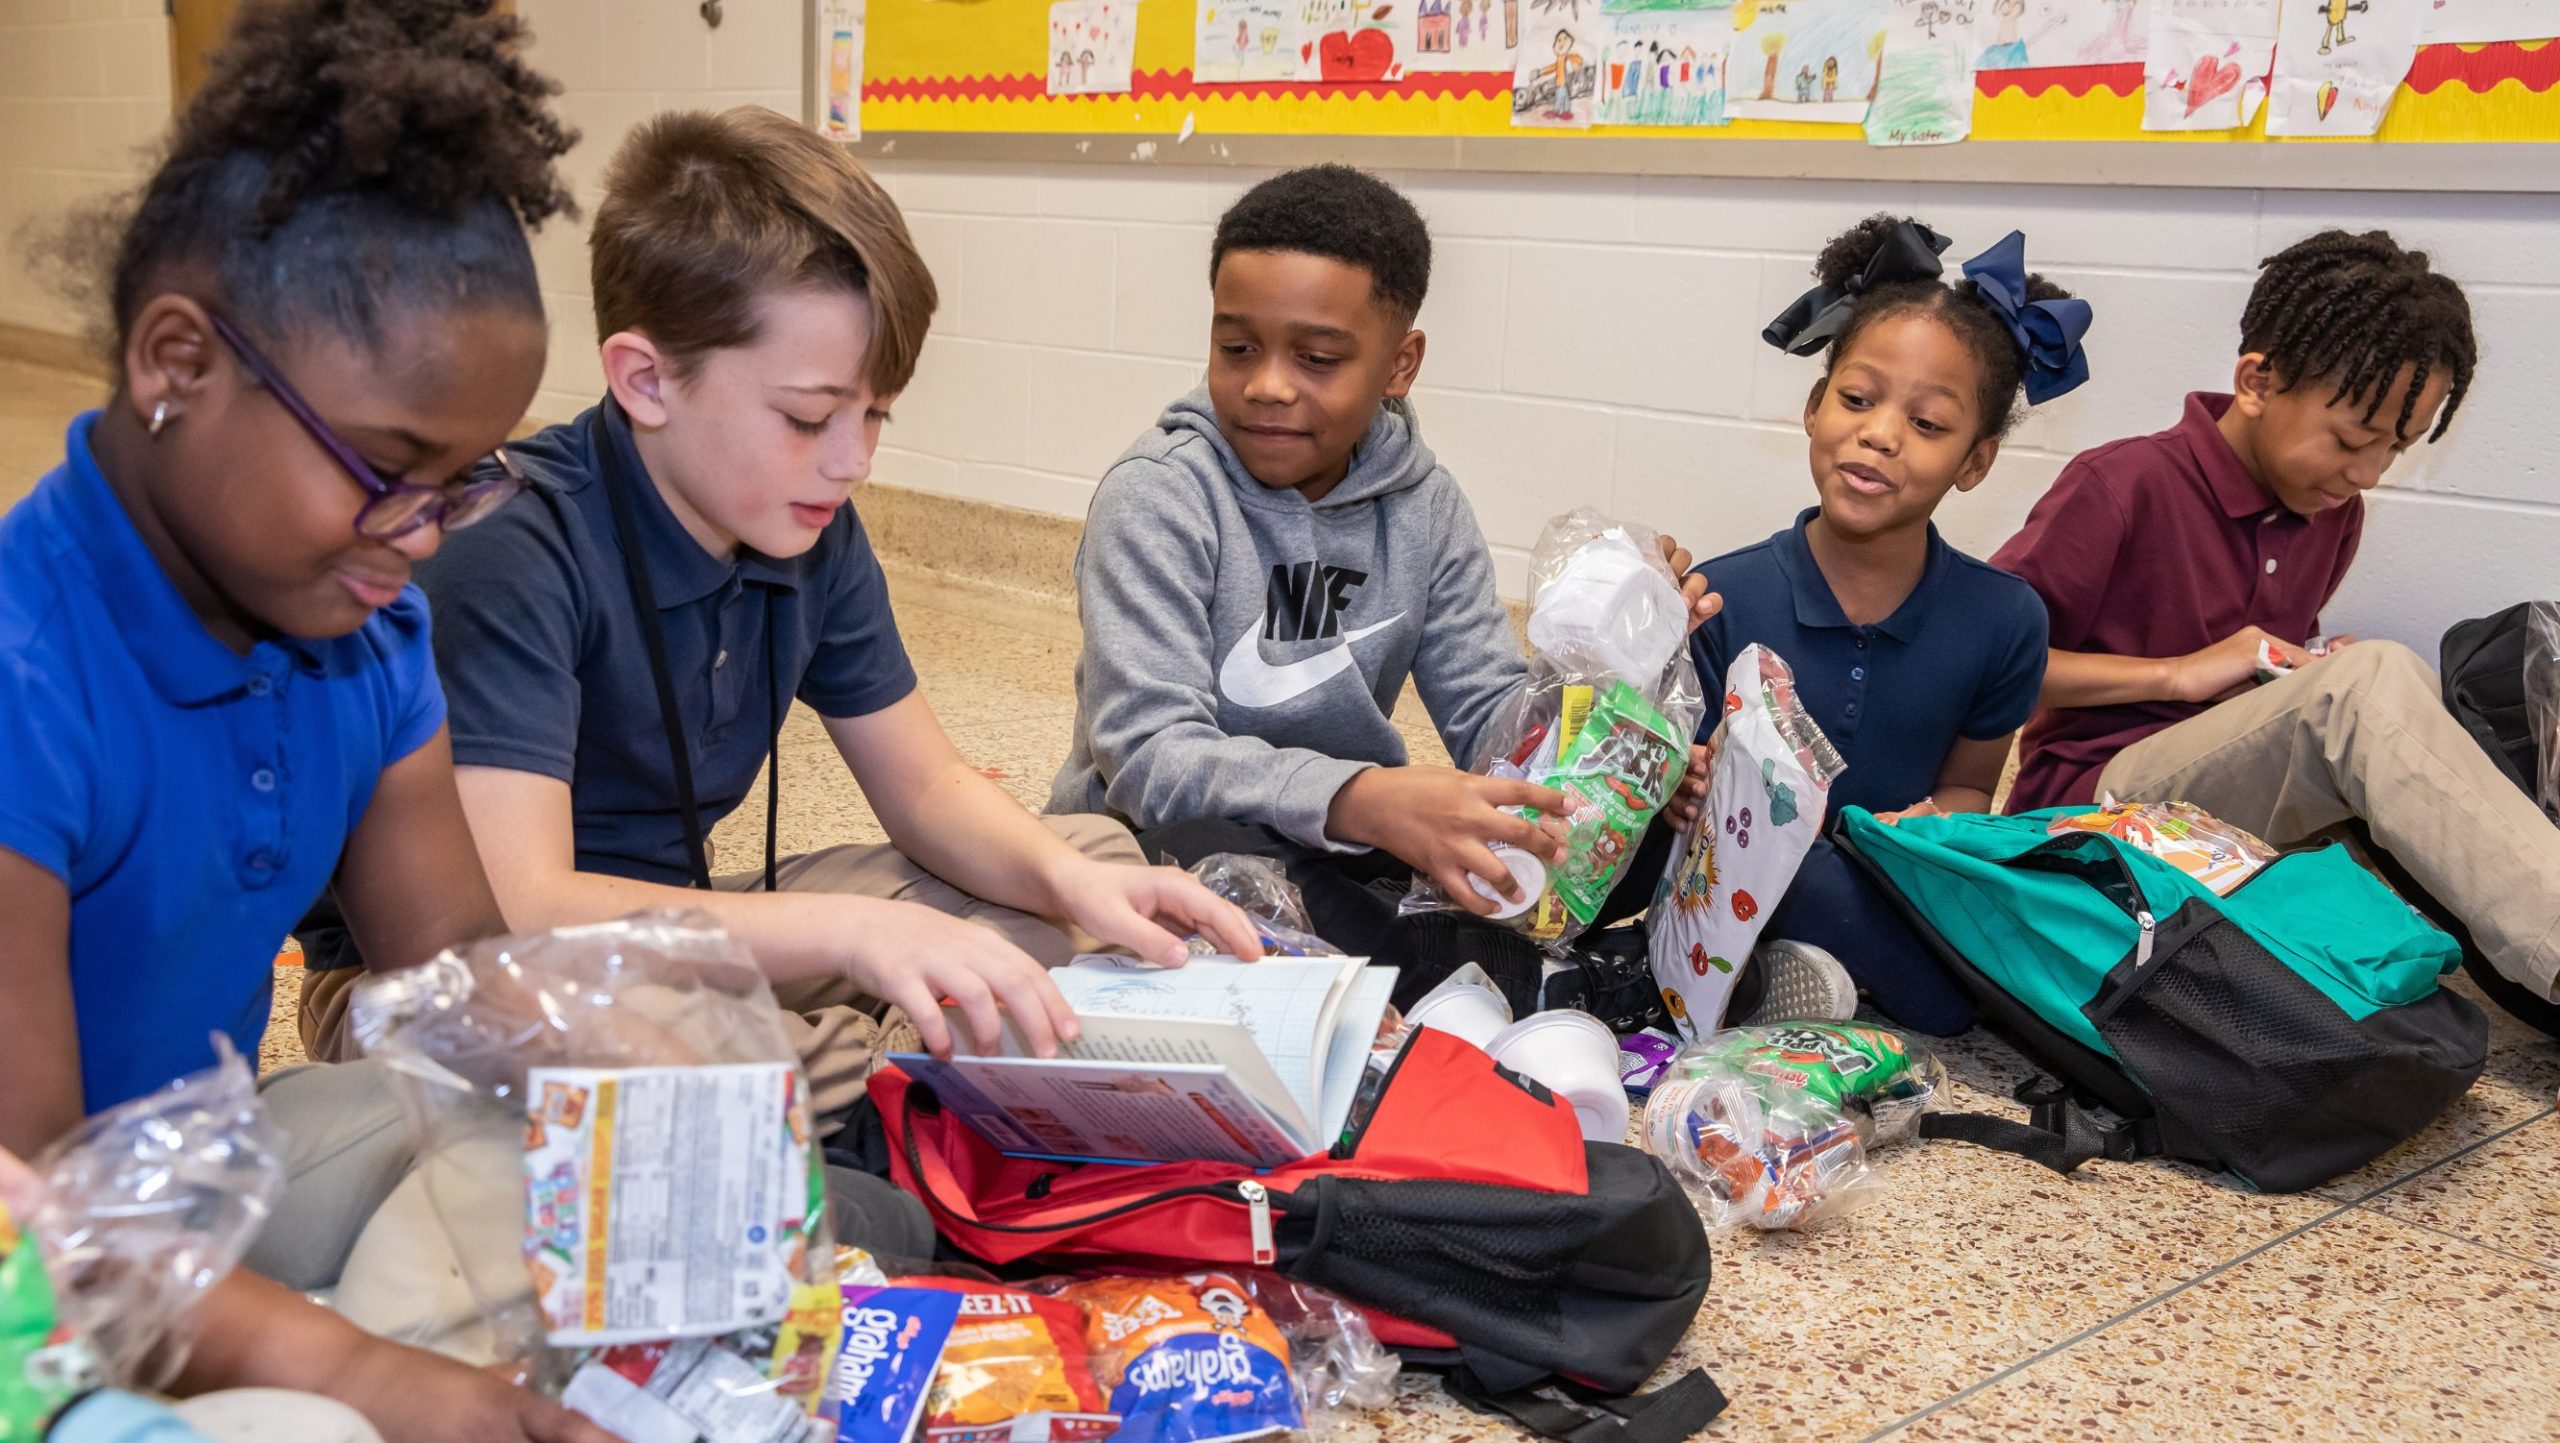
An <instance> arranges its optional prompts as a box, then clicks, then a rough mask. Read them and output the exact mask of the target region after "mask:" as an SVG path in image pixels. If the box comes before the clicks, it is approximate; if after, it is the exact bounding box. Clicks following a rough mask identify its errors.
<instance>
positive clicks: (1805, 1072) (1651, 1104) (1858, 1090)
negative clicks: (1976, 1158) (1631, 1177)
mask: <svg viewBox="0 0 2560 1443" xmlns="http://www.w3.org/2000/svg"><path fill="white" fill-rule="evenodd" d="M1946 1086H1947V1077H1946V1070H1945V1069H1944V1068H1943V1067H1941V1066H1940V1065H1939V1063H1938V1060H1937V1058H1936V1057H1934V1056H1933V1055H1931V1054H1930V1053H1929V1052H1928V1051H1927V1050H1926V1049H1923V1048H1920V1047H1919V1046H1918V1045H1917V1044H1915V1043H1913V1042H1912V1041H1911V1040H1910V1039H1908V1038H1906V1037H1905V1036H1903V1035H1902V1034H1901V1033H1898V1032H1894V1031H1892V1030H1890V1029H1888V1028H1883V1027H1870V1026H1867V1025H1865V1024H1863V1023H1855V1022H1848V1023H1835V1022H1796V1023H1786V1024H1781V1025H1778V1026H1772V1027H1744V1028H1738V1029H1736V1030H1734V1031H1731V1032H1724V1033H1719V1034H1717V1035H1715V1036H1714V1037H1711V1038H1709V1039H1707V1040H1706V1041H1705V1042H1703V1043H1699V1044H1695V1045H1692V1046H1690V1047H1687V1048H1684V1049H1682V1051H1681V1053H1680V1055H1679V1056H1678V1057H1676V1058H1674V1059H1672V1062H1671V1066H1670V1067H1669V1068H1668V1069H1667V1070H1666V1071H1665V1073H1664V1075H1663V1078H1662V1080H1661V1081H1660V1082H1659V1083H1658V1084H1656V1086H1655V1087H1654V1091H1653V1096H1652V1098H1651V1099H1650V1100H1649V1101H1648V1102H1647V1103H1646V1104H1645V1111H1644V1143H1645V1148H1646V1150H1647V1151H1649V1152H1651V1153H1652V1154H1653V1155H1654V1156H1656V1157H1658V1158H1660V1159H1662V1161H1663V1162H1664V1163H1665V1164H1666V1165H1667V1166H1669V1167H1670V1168H1671V1170H1672V1172H1673V1173H1674V1174H1675V1175H1677V1176H1678V1177H1679V1178H1680V1179H1681V1181H1682V1182H1683V1183H1684V1184H1686V1185H1687V1187H1688V1189H1689V1192H1690V1195H1691V1196H1693V1197H1695V1198H1696V1199H1697V1200H1698V1203H1699V1209H1700V1211H1701V1212H1702V1213H1703V1214H1704V1215H1705V1217H1706V1220H1707V1224H1708V1226H1710V1227H1712V1228H1714V1229H1716V1230H1717V1231H1719V1232H1721V1231H1723V1230H1725V1229H1728V1228H1736V1227H1742V1226H1745V1225H1748V1226H1751V1227H1756V1228H1761V1229H1763V1230H1767V1231H1777V1230H1780V1229H1786V1228H1804V1227H1810V1226H1812V1225H1813V1224H1815V1223H1817V1222H1820V1221H1821V1220H1823V1219H1824V1218H1828V1217H1834V1216H1837V1215H1839V1214H1841V1213H1843V1212H1847V1211H1848V1210H1850V1209H1851V1208H1854V1207H1856V1206H1858V1205H1859V1204H1861V1203H1863V1202H1865V1201H1866V1200H1867V1199H1868V1198H1869V1197H1870V1196H1871V1195H1872V1194H1873V1192H1874V1191H1875V1187H1876V1184H1875V1180H1874V1170H1873V1168H1872V1166H1871V1165H1870V1164H1869V1162H1868V1160H1867V1154H1868V1152H1869V1150H1870V1149H1873V1148H1876V1147H1881V1146H1886V1145H1889V1144H1892V1143H1895V1142H1900V1141H1902V1140H1904V1139H1906V1138H1909V1137H1911V1136H1913V1135H1914V1134H1915V1133H1917V1132H1918V1131H1919V1126H1920V1115H1921V1114H1922V1113H1924V1112H1927V1111H1930V1110H1933V1109H1935V1108H1937V1107H1939V1106H1941V1105H1943V1104H1942V1099H1943V1098H1944V1097H1945V1094H1946Z"/></svg>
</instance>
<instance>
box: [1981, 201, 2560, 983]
mask: <svg viewBox="0 0 2560 1443" xmlns="http://www.w3.org/2000/svg"><path fill="white" fill-rule="evenodd" d="M2240 350H2241V356H2240V361H2239V364H2238V366H2237V368H2236V369H2235V371H2234V374H2233V393H2232V394H2231V395H2228V396H2221V395H2204V394H2199V395H2194V396H2190V397H2188V398H2187V410H2186V415H2185V417H2184V419H2182V420H2181V421H2180V422H2179V423H2178V425H2177V426H2175V427H2174V428H2172V429H2170V430H2167V431H2163V432H2161V433H2159V434H2158V435H2154V436H2142V437H2136V438H2134V439H2131V440H2125V441H2118V442H2115V443H2113V444H2111V445H2107V446H2101V447H2099V448H2098V449H2096V450H2094V451H2090V452H2087V453H2085V454H2084V455H2082V456H2081V457H2079V459H2077V460H2075V461H2073V462H2072V463H2071V465H2070V466H2069V467H2068V468H2067V469H2065V470H2064V472H2063V473H2062V476H2061V478H2060V479H2059V480H2057V481H2056V482H2055V483H2054V485H2053V489H2052V490H2051V491H2049V492H2047V493H2046V494H2045V496H2044V499H2043V500H2041V501H2039V502H2037V503H2036V507H2035V510H2034V511H2033V512H2032V513H2030V514H2029V515H2028V517H2027V524H2026V526H2025V528H2024V529H2022V530H2021V531H2020V532H2019V533H2018V534H2017V535H2016V536H2015V537H2013V538H2011V540H2010V542H2009V544H2008V545H2006V546H2004V547H2002V548H2001V549H2000V552H1999V554H1998V555H1996V556H1994V557H1993V558H1992V564H1993V565H1995V566H1998V567H2000V568H2002V569H2003V570H2006V571H2010V572H2013V573H2015V574H2017V575H2018V576H2021V577H2024V578H2025V579H2026V581H2027V583H2028V584H2029V585H2031V586H2033V587H2034V588H2035V589H2036V591H2037V592H2038V593H2039V594H2040V595H2042V596H2043V597H2044V601H2045V607H2046V609H2047V610H2048V612H2049V613H2050V614H2051V617H2052V633H2051V642H2052V647H2053V651H2052V654H2051V657H2050V660H2049V665H2048V666H2047V668H2046V671H2045V683H2044V698H2043V702H2044V707H2043V710H2042V711H2040V712H2039V713H2038V714H2037V716H2036V718H2035V720H2034V721H2032V722H2031V723H2029V724H2028V727H2027V730H2026V734H2025V738H2024V741H2023V744H2022V745H2023V748H2024V758H2023V761H2022V762H2021V765H2020V767H2019V772H2018V781H2017V786H2016V788H2015V790H2014V791H2013V792H2012V793H2011V796H2010V799H2009V806H2010V808H2011V809H2012V810H2014V811H2027V810H2032V809H2034V808H2038V807H2050V806H2061V805H2065V804H2071V803H2080V802H2089V801H2092V800H2094V799H2095V798H2096V797H2097V796H2098V795H2099V794H2100V793H2102V792H2104V793H2108V794H2112V795H2114V796H2117V797H2122V798H2127V799H2140V800H2155V799H2178V800H2184V801H2189V802H2193V803H2195V804H2196V805H2197V806H2200V807H2203V808H2205V809H2206V810H2208V811H2210V812H2213V813H2214V814H2216V815H2218V816H2220V817H2223V818H2224V819H2226V820H2228V821H2231V822H2234V823H2237V824H2238V825H2240V826H2243V827H2246V828H2248V829H2249V830H2251V831H2253V832H2256V833H2258V834H2260V835H2261V836H2264V837H2266V838H2268V839H2269V840H2270V841H2274V842H2278V843H2289V842H2293V841H2297V840H2299V839H2301V838H2303V837H2305V836H2308V835H2309V834H2311V833H2313V832H2316V831H2319V830H2321V829H2322V828H2325V827H2329V826H2334V825H2336V824H2338V823H2340V822H2344V821H2347V820H2349V819H2350V818H2361V819H2362V820H2363V821H2364V822H2365V824H2366V825H2367V826H2368V827H2370V828H2371V829H2372V832H2373V835H2374V838H2375V839H2376V840H2377V841H2378V842H2379V843H2380V844H2381V845H2382V847H2383V848H2384V849H2385V850H2386V851H2388V852H2389V853H2390V854H2391V855H2392V856H2393V857H2394V858H2395V859H2396V860H2398V861H2399V862H2400V863H2401V865H2403V866H2405V867H2406V868H2407V869H2408V870H2409V872H2410V874H2411V875H2412V876H2413V877H2414V878H2415V879H2416V880H2417V882H2418V884H2419V885H2420V886H2421V887H2423V888H2425V889H2426V891H2427V892H2428V893H2429V894H2430V895H2432V896H2433V897H2434V898H2435V899H2436V900H2437V901H2439V902H2441V903H2442V904H2443V905H2444V906H2445V907H2446V909H2447V910H2449V911H2451V912H2452V913H2453V914H2454V915H2455V916H2456V917H2458V918H2459V919H2460V920H2461V921H2462V922H2463V923H2464V925H2466V926H2467V927H2468V928H2469V929H2470V931H2471V933H2472V935H2473V938H2474V940H2475V941H2476V943H2477V944H2478V947H2479V950H2480V951H2481V952H2482V954H2484V955H2485V956H2486V958H2487V959H2488V961H2489V962H2490V963H2491V964H2492V965H2494V966H2495V968H2496V969H2497V972H2498V973H2499V974H2502V976H2498V977H2489V978H2484V979H2483V983H2484V985H2485V986H2488V987H2489V989H2490V990H2491V992H2492V994H2493V995H2495V996H2497V997H2498V1000H2499V1001H2501V1002H2502V1003H2504V1004H2506V1005H2507V1006H2508V1008H2509V1010H2511V1011H2515V1012H2517V1013H2518V1014H2519V1015H2520V1016H2523V1017H2524V1018H2525V1019H2526V1020H2528V1021H2532V1022H2534V1023H2536V1024H2537V1025H2539V1026H2541V1027H2543V1028H2544V1029H2545V1030H2560V1026H2556V1025H2560V1007H2555V1006H2553V1005H2552V1002H2553V999H2554V997H2555V995H2560V980H2555V979H2556V978H2560V828H2554V827H2553V826H2552V825H2551V823H2550V822H2549V821H2548V820H2547V819H2545V818H2544V817H2543V815H2542V813H2541V811H2540V810H2539V809H2538V808H2537V807H2536V806H2535V805H2534V803H2533V802H2532V800H2531V799H2530V798H2528V797H2526V796H2525V795H2524V794H2523V793H2522V792H2520V791H2518V790H2517V789H2516V787H2515V785H2514V784H2513V783H2512V782H2509V781H2508V780H2507V779H2506V778H2505V777H2504V776H2503V775H2501V774H2500V773H2499V772H2498V771H2497V770H2496V768H2495V767H2494V766H2493V765H2492V764H2491V763H2490V762H2489V760H2488V758H2487V756H2486V755H2485V754H2484V753H2482V752H2481V750H2480V748H2479V745H2478V744H2477V743H2475V742H2473V741H2472V740H2471V738H2470V736H2469V734H2468V733H2466V732H2464V731H2463V729H2462V727H2461V726H2460V724H2458V723H2456V722H2455V721H2454V720H2453V718H2452V717H2451V715H2450V714H2448V713H2447V712H2446V711H2445V709H2444V706H2443V704H2442V702H2441V701H2440V700H2439V699H2438V698H2439V690H2438V686H2437V681H2436V675H2435V672H2434V671H2433V670H2432V669H2431V668H2429V667H2428V665H2427V664H2426V663H2425V662H2424V661H2422V660H2420V659H2419V657H2418V656H2417V654H2416V653H2414V652H2412V651H2410V650H2409V649H2408V648H2407V647H2405V646H2401V645H2399V644H2398V643H2395V642H2388V641H2368V642H2361V643H2354V644H2349V643H2350V642H2352V640H2353V639H2352V638H2344V637H2342V638H2334V639H2331V640H2330V641H2329V643H2328V654H2327V655H2325V656H2315V655H2314V654H2313V652H2312V651H2311V650H2310V649H2309V643H2311V641H2312V640H2313V638H2314V637H2315V636H2316V635H2317V634H2318V633H2319V631H2320V611H2321V608H2322V607H2324V606H2326V605H2327V604H2328V602H2329V599H2330V597H2331V596H2333V595H2335V594H2336V592H2337V589H2338V583H2339V582H2340V581H2342V580H2343V579H2344V578H2345V576H2346V573H2347V566H2348V564H2349V563H2350V562H2352V561H2353V560H2354V559H2355V554H2356V543H2357V541H2358V540H2359V538H2360V537H2361V536H2362V534H2363V529H2364V500H2363V493H2365V492H2366V491H2369V490H2371V489H2372V488H2373V487H2374V486H2375V485H2376V484H2378V483H2379V482H2380V481H2381V480H2382V475H2383V473H2384V472H2385V471H2387V470H2389V469H2390V466H2391V463H2392V462H2394V461H2396V460H2398V459H2399V457H2400V455H2401V453H2402V452H2404V451H2406V450H2408V449H2409V447H2410V446H2412V445H2414V444H2416V443H2417V442H2418V441H2419V440H2420V439H2425V440H2428V441H2433V440H2434V439H2435V438H2436V437H2438V436H2441V435H2443V434H2444V430H2445V427H2446V426H2447V425H2449V424H2451V422H2452V420H2453V413H2454V411H2455V410H2456V409H2457V408H2458V407H2459V406H2460V405H2461V404H2462V396H2463V392H2464V391H2465V390H2466V389H2467V388H2468V387H2469V384H2470V381H2471V367H2472V358H2473V345H2472V335H2471V309H2470V306H2469V304H2468V303H2467V302H2466V301H2465V300H2464V299H2463V295H2462V290H2461V287H2459V286H2457V285H2455V284H2454V282H2453V281H2452V279H2451V278H2449V277H2446V276H2442V275H2439V274H2436V273H2435V272H2434V271H2432V270H2430V269H2429V268H2428V264H2427V258H2426V256H2425V254H2424V253H2422V252H2415V251H2406V250H2403V249H2401V248H2400V246H2399V245H2398V244H2397V243H2396V242H2394V241H2393V240H2392V239H2391V237H2390V236H2389V235H2387V234H2384V233H2383V232H2380V231H2373V232H2369V233H2366V234H2363V235H2350V234H2348V233H2346V232H2344V231H2325V232H2323V233H2321V234H2319V235H2315V236H2312V237H2311V238H2310V239H2308V240H2304V241H2301V242H2299V243H2297V244H2295V245H2294V246H2292V247H2290V248H2288V249H2286V250H2285V251H2284V252H2283V253H2281V254H2279V255H2277V256H2275V257H2274V258H2273V259H2271V260H2269V261H2267V262H2266V263H2265V265H2264V266H2263V267H2262V269H2261V273H2260V275H2259V278H2258V283H2257V286H2256V288H2255V289H2254V290H2253V291H2252V292H2251V293H2250V296H2249V304H2248V308H2247V310H2246V311H2245V312H2243V313H2242V316H2241V321H2240ZM2262 647H2263V648H2265V649H2266V650H2267V651H2268V652H2269V653H2271V654H2272V656H2273V657H2274V658H2275V659H2276V660H2277V661H2278V662H2279V663H2280V664H2281V665H2282V666H2288V667H2292V668H2295V670H2293V671H2292V672H2291V673H2290V674H2288V675H2285V676H2282V677H2280V678H2279V679H2278V680H2275V681H2273V682H2270V683H2268V684H2266V685H2264V686H2259V685H2256V684H2255V678H2256V675H2257V673H2258V671H2259V669H2260V652H2261V648H2262Z"/></svg>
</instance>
